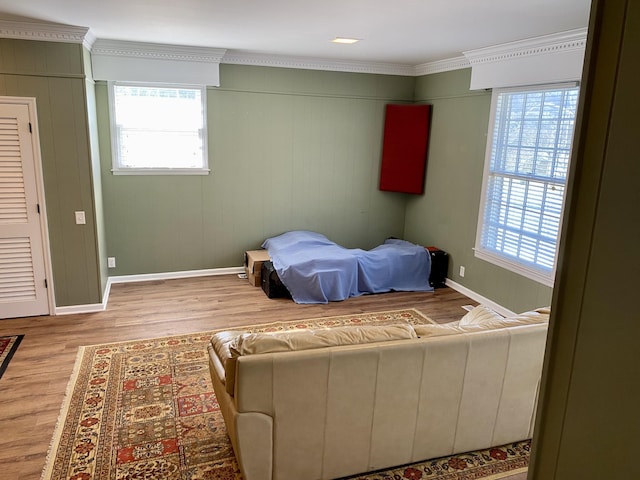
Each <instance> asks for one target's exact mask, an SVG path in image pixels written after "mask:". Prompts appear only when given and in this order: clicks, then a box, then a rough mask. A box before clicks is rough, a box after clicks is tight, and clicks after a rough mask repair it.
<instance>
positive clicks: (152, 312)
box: [0, 275, 476, 480]
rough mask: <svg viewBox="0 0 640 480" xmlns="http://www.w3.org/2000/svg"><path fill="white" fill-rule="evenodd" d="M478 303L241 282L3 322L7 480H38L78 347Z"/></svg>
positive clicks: (171, 285)
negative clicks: (294, 291)
mask: <svg viewBox="0 0 640 480" xmlns="http://www.w3.org/2000/svg"><path fill="white" fill-rule="evenodd" d="M475 304H476V302H474V301H473V300H471V299H469V298H467V297H465V296H464V295H462V294H460V293H458V292H456V291H454V290H452V289H450V288H443V289H438V290H436V291H435V292H433V293H417V292H410V293H401V292H396V293H388V294H380V295H365V296H362V297H358V298H351V299H348V300H345V301H344V302H334V303H331V304H328V305H297V304H295V303H293V302H292V301H291V300H286V299H269V298H267V297H266V296H265V295H264V293H263V292H262V290H261V289H260V288H256V287H252V286H251V285H249V284H248V282H247V281H246V280H242V279H239V278H238V277H237V276H236V275H225V276H217V277H200V278H191V279H181V280H167V281H157V282H144V283H129V284H116V285H113V287H112V289H111V295H110V298H109V303H108V307H107V310H106V311H104V312H100V313H91V314H77V315H64V316H46V317H31V318H20V319H7V320H0V335H12V334H24V335H25V337H24V339H23V340H22V343H21V345H20V347H19V348H18V350H17V352H16V354H15V355H14V357H13V359H12V360H11V363H10V364H9V367H8V368H7V370H6V372H5V374H4V376H3V377H2V378H1V379H0V478H2V479H8V480H9V479H10V480H37V479H39V478H40V474H41V471H42V468H43V466H44V462H45V458H46V454H47V450H48V448H49V442H50V440H51V437H52V435H53V430H54V427H55V423H56V420H57V418H58V413H59V411H60V406H61V405H62V401H63V399H64V395H65V391H66V388H67V383H68V381H69V378H70V376H71V372H72V369H73V365H74V363H75V359H76V355H77V352H78V347H80V346H82V345H93V344H98V343H107V342H115V341H125V340H134V339H139V338H151V337H160V336H166V335H174V334H181V333H191V332H200V331H205V330H213V329H217V328H224V327H233V326H241V325H250V324H256V323H266V322H274V321H279V320H297V319H303V318H315V317H326V316H332V315H344V314H351V313H364V312H376V311H385V310H397V309H401V308H416V309H417V310H419V311H421V312H422V313H424V314H425V315H427V316H429V317H430V318H432V319H433V320H434V321H436V322H439V323H443V322H448V321H453V320H458V319H459V318H460V317H462V315H464V313H465V311H464V310H463V309H462V308H461V307H462V306H463V305H475Z"/></svg>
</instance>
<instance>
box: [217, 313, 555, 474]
mask: <svg viewBox="0 0 640 480" xmlns="http://www.w3.org/2000/svg"><path fill="white" fill-rule="evenodd" d="M548 318H549V310H548V309H539V310H537V311H532V312H527V313H525V314H521V315H518V316H516V317H513V318H509V319H502V318H501V317H499V316H498V315H497V314H495V313H493V312H490V311H489V310H488V309H486V308H484V307H477V308H476V309H474V310H473V311H472V312H470V313H469V314H467V315H465V317H463V319H462V320H461V321H459V322H454V323H451V324H444V325H425V326H422V327H415V328H414V327H411V326H410V325H397V326H382V327H341V328H337V329H332V330H316V331H302V332H298V333H295V334H294V333H291V332H290V333H279V334H249V333H243V332H237V331H230V332H222V333H220V334H217V335H216V336H214V338H213V339H212V341H211V345H210V346H209V356H210V370H211V378H212V381H213V386H214V390H215V393H216V396H217V398H218V402H219V404H220V407H221V410H222V413H223V416H224V419H225V423H226V426H227V431H228V434H229V437H230V439H231V442H232V444H233V449H234V451H235V454H236V457H237V459H238V463H239V465H240V468H241V470H242V473H243V476H244V478H245V480H314V479H333V478H338V477H343V476H348V475H354V474H357V473H362V472H367V471H373V470H378V469H382V468H388V467H392V466H396V465H402V464H407V463H413V462H417V461H421V460H425V459H430V458H436V457H440V456H444V455H451V454H455V453H461V452H467V451H472V450H477V449H482V448H488V447H491V446H497V445H503V444H506V443H510V442H515V441H519V440H524V439H527V438H530V437H531V435H532V429H533V424H534V416H535V410H536V404H537V395H538V387H539V381H540V375H541V370H542V361H543V356H544V347H545V339H546V333H547V325H548ZM354 328H358V329H359V330H353V329H354ZM347 329H349V330H350V331H348V332H347V331H346V330H347ZM225 367H226V368H225Z"/></svg>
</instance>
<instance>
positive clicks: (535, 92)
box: [475, 86, 578, 286]
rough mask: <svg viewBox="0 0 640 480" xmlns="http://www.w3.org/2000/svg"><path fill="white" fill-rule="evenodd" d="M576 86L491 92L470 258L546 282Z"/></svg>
mask: <svg viewBox="0 0 640 480" xmlns="http://www.w3.org/2000/svg"><path fill="white" fill-rule="evenodd" d="M577 103H578V87H576V86H555V87H545V88H531V89H527V90H523V89H517V90H516V89H508V90H494V92H493V98H492V106H491V112H492V113H491V122H490V126H489V137H488V145H487V158H486V160H485V174H484V179H483V198H482V201H481V205H480V215H479V218H478V233H477V238H476V250H475V251H476V256H478V257H479V258H482V259H485V260H488V261H490V262H492V263H495V264H498V265H501V266H503V267H505V268H508V269H510V270H513V271H516V272H518V273H520V274H523V275H525V276H527V277H529V278H533V279H535V280H537V281H539V282H541V283H544V284H546V285H549V286H552V285H553V277H554V274H555V264H556V256H557V246H558V237H559V233H560V223H561V219H562V209H563V205H564V196H565V187H566V181H567V173H568V170H569V160H570V156H571V144H572V141H573V131H574V125H575V117H576V110H577Z"/></svg>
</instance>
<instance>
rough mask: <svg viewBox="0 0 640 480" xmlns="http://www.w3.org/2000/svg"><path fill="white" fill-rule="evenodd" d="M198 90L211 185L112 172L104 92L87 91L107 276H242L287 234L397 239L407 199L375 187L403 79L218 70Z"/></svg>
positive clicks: (408, 83) (406, 81)
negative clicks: (98, 164)
mask: <svg viewBox="0 0 640 480" xmlns="http://www.w3.org/2000/svg"><path fill="white" fill-rule="evenodd" d="M220 74H221V84H222V86H221V87H219V88H209V89H208V90H207V100H208V101H207V109H208V135H209V136H208V141H209V167H210V168H211V173H210V175H206V176H174V175H172V176H161V175H156V176H153V175H152V176H146V175H145V176H140V175H131V176H123V175H113V174H112V173H111V171H110V170H111V143H110V125H109V116H108V110H109V109H108V103H107V85H106V83H103V82H99V83H97V85H96V94H97V106H98V120H99V122H98V124H99V132H100V157H101V161H102V185H103V195H104V213H105V224H106V232H107V251H108V255H109V256H114V257H116V264H117V268H115V269H111V270H110V275H126V274H143V273H154V272H170V271H182V270H195V269H206V268H220V267H232V266H240V265H241V264H242V258H243V252H244V251H245V250H247V249H255V248H259V246H260V244H261V243H262V241H263V240H264V239H265V238H267V237H269V236H273V235H277V234H280V233H282V232H284V231H287V230H292V229H309V230H315V231H319V232H322V233H324V234H325V235H327V236H328V237H329V238H331V239H333V240H335V241H336V242H338V243H340V244H343V245H345V246H347V247H362V248H370V247H373V246H375V245H377V244H379V243H381V242H382V241H384V239H385V238H386V237H388V236H391V235H393V236H401V235H402V232H403V229H404V223H405V222H404V214H405V204H406V196H405V195H402V194H394V193H388V192H380V191H379V190H378V188H377V185H378V175H379V165H380V152H381V141H382V130H383V126H384V106H385V104H386V103H389V102H407V101H411V100H412V99H413V93H414V86H415V79H414V78H412V77H399V76H385V75H370V74H354V73H341V72H319V71H310V70H293V69H284V68H268V67H253V66H237V65H224V64H223V65H221V68H220Z"/></svg>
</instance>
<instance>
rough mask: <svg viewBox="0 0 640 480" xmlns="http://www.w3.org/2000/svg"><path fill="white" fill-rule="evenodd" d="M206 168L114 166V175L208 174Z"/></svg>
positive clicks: (112, 171) (208, 171)
mask: <svg viewBox="0 0 640 480" xmlns="http://www.w3.org/2000/svg"><path fill="white" fill-rule="evenodd" d="M210 172H211V170H209V169H208V168H114V169H112V170H111V173H113V174H114V175H209V173H210Z"/></svg>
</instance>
